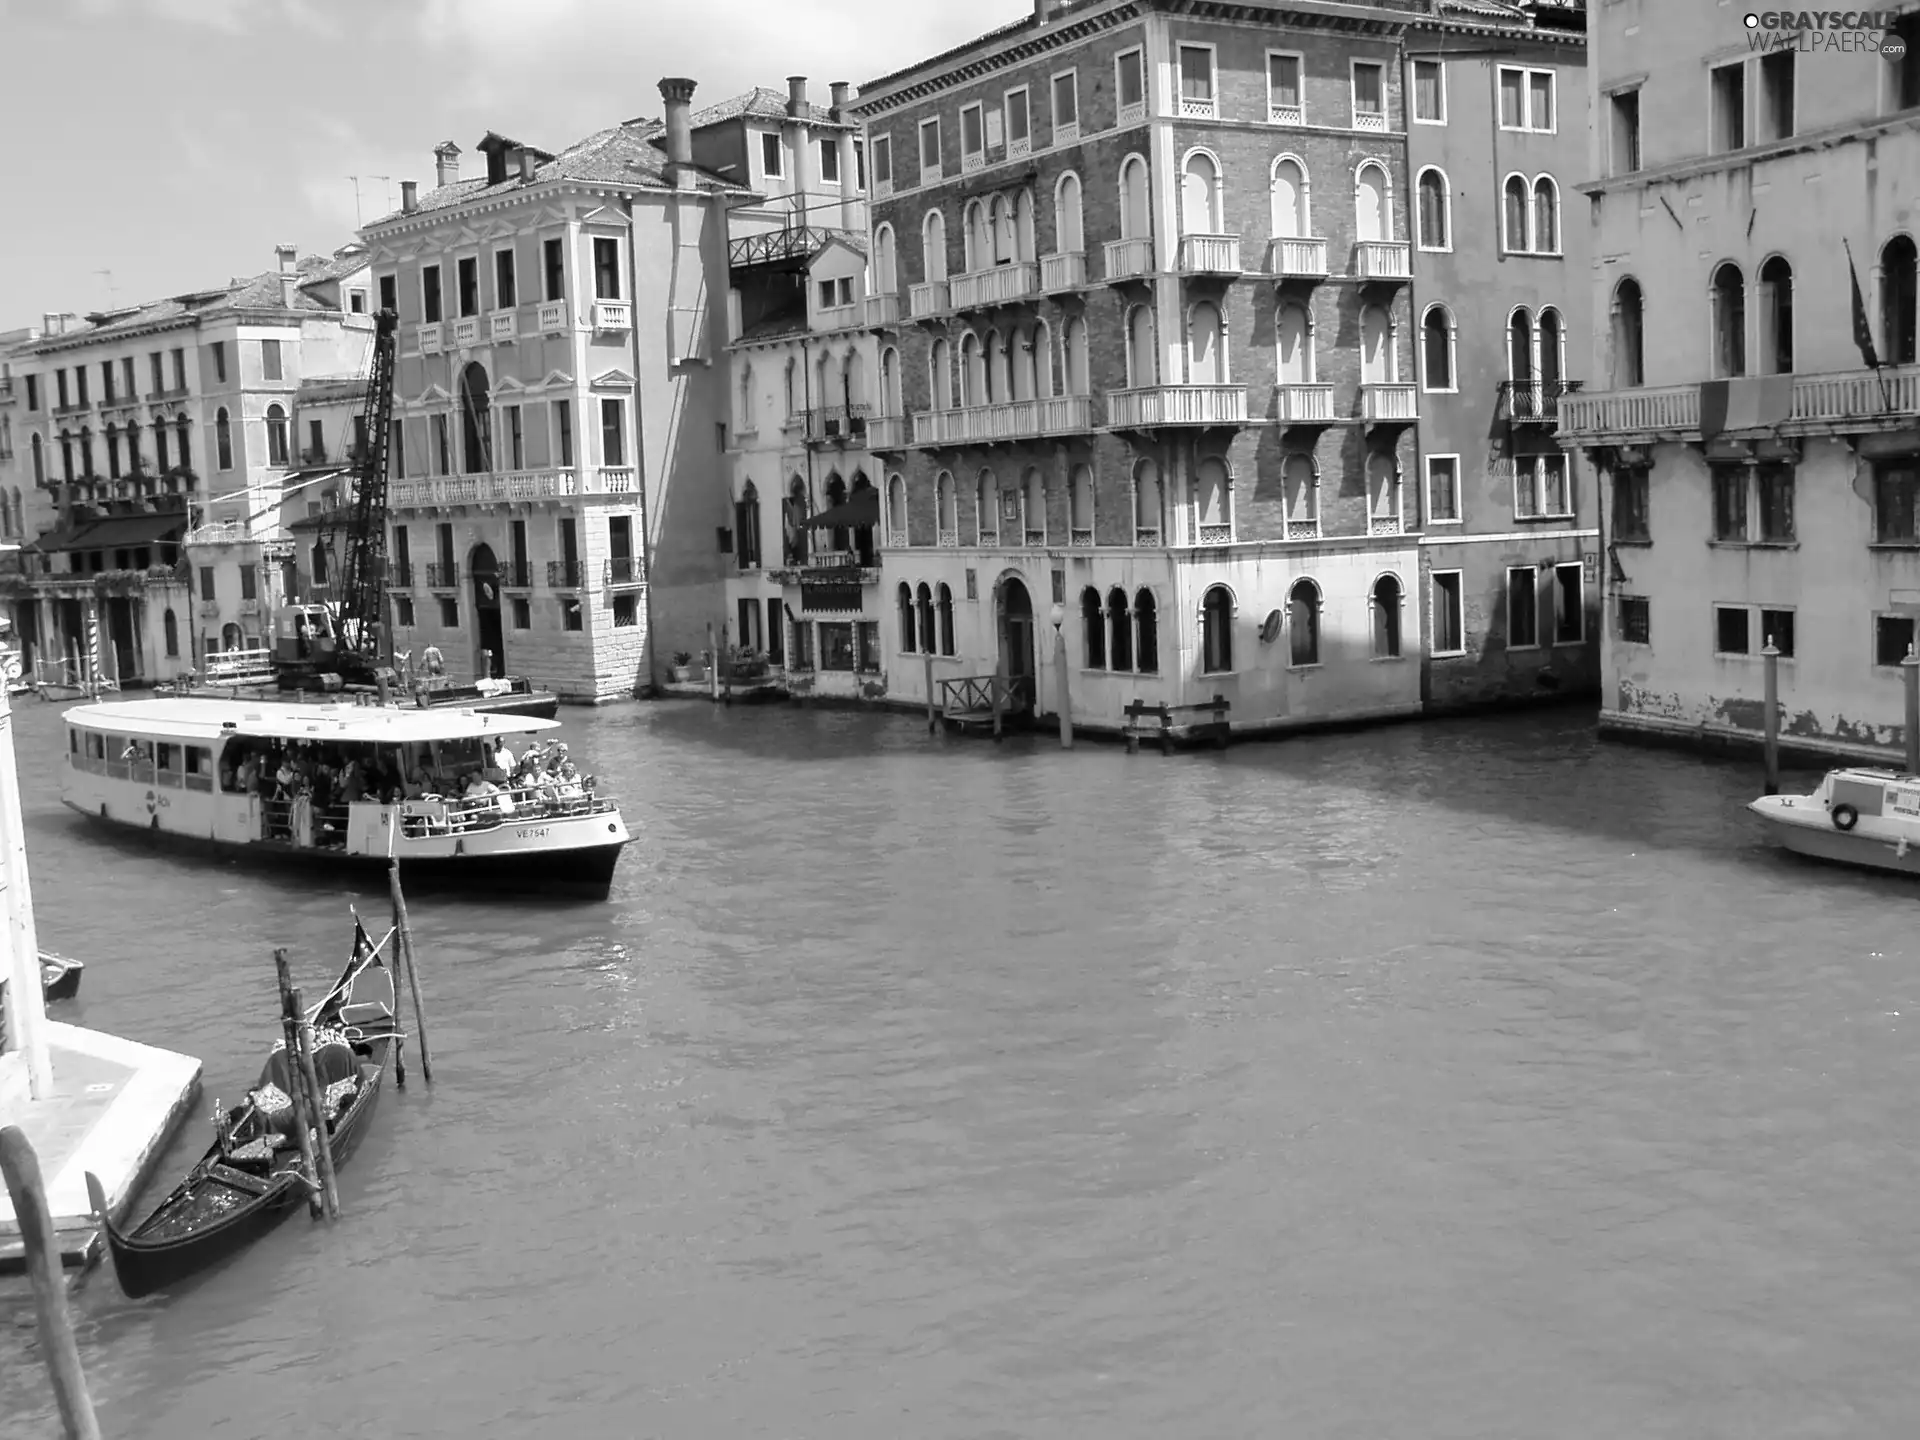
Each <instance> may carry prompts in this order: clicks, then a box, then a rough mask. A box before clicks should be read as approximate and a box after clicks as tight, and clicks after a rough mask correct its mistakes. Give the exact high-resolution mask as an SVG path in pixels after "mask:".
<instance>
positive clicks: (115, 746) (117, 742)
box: [101, 735, 132, 765]
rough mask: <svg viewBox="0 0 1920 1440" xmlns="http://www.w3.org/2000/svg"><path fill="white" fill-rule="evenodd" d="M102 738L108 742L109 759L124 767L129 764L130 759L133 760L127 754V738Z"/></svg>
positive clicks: (122, 736)
mask: <svg viewBox="0 0 1920 1440" xmlns="http://www.w3.org/2000/svg"><path fill="white" fill-rule="evenodd" d="M101 738H102V739H104V740H105V741H106V745H107V759H109V760H115V761H118V762H119V763H120V764H122V765H124V764H126V763H127V761H128V760H129V759H131V758H132V757H131V756H129V755H128V754H127V737H126V736H124V735H106V736H102V737H101Z"/></svg>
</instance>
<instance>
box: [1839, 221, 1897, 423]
mask: <svg viewBox="0 0 1920 1440" xmlns="http://www.w3.org/2000/svg"><path fill="white" fill-rule="evenodd" d="M1840 244H1841V246H1842V247H1843V248H1844V249H1845V250H1846V252H1847V278H1848V279H1849V280H1850V281H1851V282H1852V284H1853V301H1854V312H1853V319H1854V333H1853V339H1854V343H1855V344H1856V345H1858V346H1859V347H1860V358H1861V359H1862V360H1864V361H1866V362H1867V368H1868V369H1869V370H1871V371H1873V378H1874V380H1875V381H1876V382H1877V383H1878V384H1879V386H1880V408H1881V410H1883V411H1885V412H1886V413H1888V414H1892V413H1893V394H1892V392H1891V391H1889V390H1888V389H1887V377H1886V375H1885V374H1884V373H1883V372H1882V371H1881V369H1880V356H1879V354H1878V353H1877V352H1876V351H1875V350H1874V348H1873V330H1872V328H1871V327H1870V326H1869V325H1868V324H1867V306H1866V302H1865V301H1864V300H1863V299H1861V296H1860V272H1859V270H1858V269H1857V268H1855V266H1854V263H1853V242H1852V241H1850V240H1848V239H1847V237H1846V236H1844V235H1842V236H1841V237H1840Z"/></svg>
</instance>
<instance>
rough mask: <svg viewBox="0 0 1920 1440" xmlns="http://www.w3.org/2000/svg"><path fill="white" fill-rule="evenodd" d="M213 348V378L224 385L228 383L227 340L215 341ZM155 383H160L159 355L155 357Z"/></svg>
mask: <svg viewBox="0 0 1920 1440" xmlns="http://www.w3.org/2000/svg"><path fill="white" fill-rule="evenodd" d="M212 350H213V378H214V380H215V381H216V382H217V383H219V384H221V385H224V384H226V383H227V342H226V341H224V340H216V341H214V342H213V345H212ZM153 383H154V384H155V385H158V384H159V383H160V357H159V356H158V355H155V356H154V357H153Z"/></svg>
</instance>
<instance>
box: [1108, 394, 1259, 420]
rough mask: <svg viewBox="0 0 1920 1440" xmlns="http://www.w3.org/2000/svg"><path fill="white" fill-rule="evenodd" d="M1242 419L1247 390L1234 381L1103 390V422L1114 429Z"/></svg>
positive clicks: (1245, 412) (1245, 407) (1245, 406)
mask: <svg viewBox="0 0 1920 1440" xmlns="http://www.w3.org/2000/svg"><path fill="white" fill-rule="evenodd" d="M1246 421H1247V392H1246V390H1245V389H1243V388H1242V387H1240V386H1238V385H1151V386H1147V387H1146V388H1144V389H1140V390H1109V391H1108V392H1107V424H1108V425H1110V426H1112V427H1113V428H1114V429H1116V430H1139V429H1147V428H1150V427H1153V426H1159V425H1244V424H1246Z"/></svg>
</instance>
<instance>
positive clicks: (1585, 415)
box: [1559, 366, 1920, 444]
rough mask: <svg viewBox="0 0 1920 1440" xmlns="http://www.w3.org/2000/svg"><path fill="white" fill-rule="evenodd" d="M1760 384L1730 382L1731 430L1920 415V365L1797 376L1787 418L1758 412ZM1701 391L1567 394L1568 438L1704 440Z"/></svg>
mask: <svg viewBox="0 0 1920 1440" xmlns="http://www.w3.org/2000/svg"><path fill="white" fill-rule="evenodd" d="M1760 384H1761V382H1760V381H1759V380H1757V379H1747V380H1733V381H1730V382H1728V385H1729V396H1728V404H1727V416H1726V420H1725V422H1724V428H1725V429H1726V430H1728V431H1733V432H1736V433H1737V432H1738V431H1741V430H1744V429H1759V428H1761V427H1762V426H1765V427H1766V428H1767V429H1768V430H1772V429H1775V428H1778V430H1779V431H1780V432H1781V433H1783V434H1787V435H1819V434H1832V433H1835V432H1839V433H1844V434H1860V433H1865V432H1870V431H1877V430H1896V429H1906V428H1909V427H1911V426H1912V425H1913V424H1914V422H1915V420H1916V419H1920V367H1916V366H1906V367H1902V368H1898V369H1894V368H1887V369H1882V370H1879V371H1877V372H1876V371H1873V370H1841V371H1835V372H1830V373H1828V374H1823V375H1796V376H1794V377H1793V397H1792V408H1791V410H1790V412H1789V414H1788V415H1787V416H1786V417H1785V418H1784V419H1775V418H1772V417H1762V416H1761V415H1759V414H1758V413H1757V407H1755V406H1753V404H1752V401H1753V399H1754V397H1755V396H1756V395H1757V393H1758V387H1759V386H1760ZM1735 387H1738V390H1737V393H1736V392H1735ZM1883 387H1884V389H1883ZM1700 389H1701V387H1700V386H1699V385H1697V384H1695V385H1667V386H1662V387H1661V388H1659V389H1654V390H1614V391H1607V392H1602V393H1599V394H1593V393H1589V392H1587V391H1582V392H1580V393H1579V394H1571V393H1569V394H1564V395H1562V396H1561V397H1560V425H1559V432H1560V439H1561V441H1562V442H1563V443H1565V442H1578V443H1585V444H1621V443H1627V442H1631V441H1635V440H1641V441H1650V440H1653V439H1656V438H1658V437H1660V436H1666V435H1670V436H1673V437H1675V438H1677V439H1694V440H1697V439H1700V438H1702V437H1701V435H1700Z"/></svg>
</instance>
